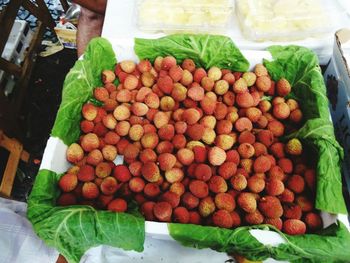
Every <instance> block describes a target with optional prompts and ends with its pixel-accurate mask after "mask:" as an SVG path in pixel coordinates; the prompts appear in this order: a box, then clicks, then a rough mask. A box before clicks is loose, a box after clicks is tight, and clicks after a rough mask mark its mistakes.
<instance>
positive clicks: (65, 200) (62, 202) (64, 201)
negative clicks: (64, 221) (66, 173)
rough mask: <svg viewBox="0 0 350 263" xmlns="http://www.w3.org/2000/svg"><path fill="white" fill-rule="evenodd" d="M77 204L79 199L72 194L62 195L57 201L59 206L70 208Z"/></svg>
mask: <svg viewBox="0 0 350 263" xmlns="http://www.w3.org/2000/svg"><path fill="white" fill-rule="evenodd" d="M76 203H77V198H76V197H75V195H74V194H72V193H62V194H61V195H60V196H59V197H58V199H57V205H59V206H68V205H75V204H76Z"/></svg>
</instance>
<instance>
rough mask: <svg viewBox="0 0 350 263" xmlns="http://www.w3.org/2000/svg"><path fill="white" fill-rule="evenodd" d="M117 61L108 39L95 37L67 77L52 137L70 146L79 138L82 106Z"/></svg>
mask: <svg viewBox="0 0 350 263" xmlns="http://www.w3.org/2000/svg"><path fill="white" fill-rule="evenodd" d="M115 63H116V58H115V54H114V51H113V49H112V45H111V44H110V42H109V41H108V40H106V39H104V38H95V39H93V40H91V41H90V43H89V45H88V47H87V50H86V52H85V53H84V59H83V60H78V61H77V62H76V63H75V65H74V67H73V68H72V69H71V70H70V71H69V73H68V74H67V76H66V79H65V81H64V84H63V91H62V102H61V105H60V108H59V109H58V113H57V116H56V120H55V123H54V126H53V129H52V132H51V135H52V136H54V137H59V138H60V139H61V140H63V141H64V143H65V144H67V145H69V144H71V143H73V142H75V141H76V140H77V139H78V138H79V135H80V127H79V122H80V119H81V114H80V112H81V108H82V105H83V103H84V102H86V101H87V100H88V99H89V98H90V97H92V92H93V89H94V88H95V87H97V86H100V85H101V84H102V82H101V77H100V76H101V71H102V69H113V66H114V65H115Z"/></svg>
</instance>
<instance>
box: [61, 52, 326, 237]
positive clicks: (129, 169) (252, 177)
mask: <svg viewBox="0 0 350 263" xmlns="http://www.w3.org/2000/svg"><path fill="white" fill-rule="evenodd" d="M116 77H117V78H118V79H119V81H120V82H119V83H118V84H117V85H115V84H114V83H117V82H116ZM102 81H103V83H104V86H101V87H96V88H95V89H94V90H93V96H94V98H95V99H96V100H98V101H100V102H101V104H103V106H97V105H95V104H93V103H92V102H87V103H85V104H84V105H83V107H82V111H81V114H82V120H81V122H80V128H81V132H82V133H81V136H80V139H79V141H78V142H77V143H73V144H71V145H70V146H69V147H68V150H67V160H68V161H69V162H70V163H72V164H73V166H72V167H71V168H70V169H69V170H68V171H67V172H66V173H65V174H64V175H63V176H62V177H61V179H60V180H59V187H60V189H61V190H62V194H61V195H60V197H59V198H58V200H57V204H58V205H62V206H63V205H74V204H85V205H91V206H93V207H95V208H98V209H108V210H111V211H115V212H124V211H127V209H128V204H129V203H130V202H131V201H133V200H134V201H136V202H137V203H138V205H139V209H140V212H141V213H142V214H143V215H144V217H145V218H146V220H150V221H161V222H177V223H184V224H186V223H189V224H201V225H211V226H218V227H223V228H234V227H237V226H242V225H257V224H270V225H272V226H274V227H276V228H277V229H280V230H282V231H284V232H285V233H288V234H292V235H294V234H304V233H305V232H313V231H316V230H318V229H321V228H322V227H323V224H322V219H321V217H320V216H319V212H318V211H316V209H315V207H314V196H315V181H316V178H315V169H314V168H313V166H312V165H311V166H310V165H309V164H308V163H307V162H306V159H307V158H306V156H305V154H304V153H303V145H302V143H301V141H300V140H299V139H297V138H293V139H290V140H284V138H283V136H284V135H286V134H287V133H289V132H291V131H292V130H296V129H298V128H299V127H300V126H301V125H302V123H303V113H302V111H301V109H300V107H299V103H298V102H297V101H296V100H294V99H292V98H289V96H288V95H289V93H290V91H291V85H290V83H289V82H288V81H287V80H286V79H284V78H282V79H280V80H278V81H277V82H274V81H273V80H272V79H271V77H270V76H269V73H268V71H267V69H266V68H265V67H264V66H263V65H262V64H257V65H256V66H255V68H254V71H252V72H244V73H242V72H232V71H230V70H228V69H219V68H217V67H215V66H213V67H211V68H209V70H205V69H203V68H198V67H196V65H195V63H194V61H193V60H191V59H185V60H184V61H182V63H181V64H177V61H176V59H175V58H174V57H172V56H167V57H164V58H163V57H157V58H156V59H155V61H154V64H153V65H152V64H151V63H150V61H148V60H142V61H140V62H139V63H138V64H136V63H134V62H133V61H122V62H120V63H118V64H117V65H116V66H115V69H114V71H111V70H104V71H103V72H102ZM118 155H120V156H123V160H124V164H118V165H116V164H115V163H114V161H115V160H116V158H117V156H118Z"/></svg>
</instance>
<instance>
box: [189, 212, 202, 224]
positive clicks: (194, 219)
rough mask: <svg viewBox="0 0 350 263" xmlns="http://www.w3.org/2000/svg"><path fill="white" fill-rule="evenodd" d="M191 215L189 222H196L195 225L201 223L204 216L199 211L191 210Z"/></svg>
mask: <svg viewBox="0 0 350 263" xmlns="http://www.w3.org/2000/svg"><path fill="white" fill-rule="evenodd" d="M189 216H190V219H189V222H188V223H189V224H195V225H200V224H201V221H202V218H201V216H200V214H199V213H198V212H197V211H190V212H189Z"/></svg>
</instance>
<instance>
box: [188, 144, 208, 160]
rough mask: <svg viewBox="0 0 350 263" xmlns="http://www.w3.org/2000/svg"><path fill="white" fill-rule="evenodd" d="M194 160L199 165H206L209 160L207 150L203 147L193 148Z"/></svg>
mask: <svg viewBox="0 0 350 263" xmlns="http://www.w3.org/2000/svg"><path fill="white" fill-rule="evenodd" d="M192 150H193V153H194V160H195V162H197V163H204V162H205V161H206V160H207V150H206V148H205V147H202V146H194V147H193V149H192Z"/></svg>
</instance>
